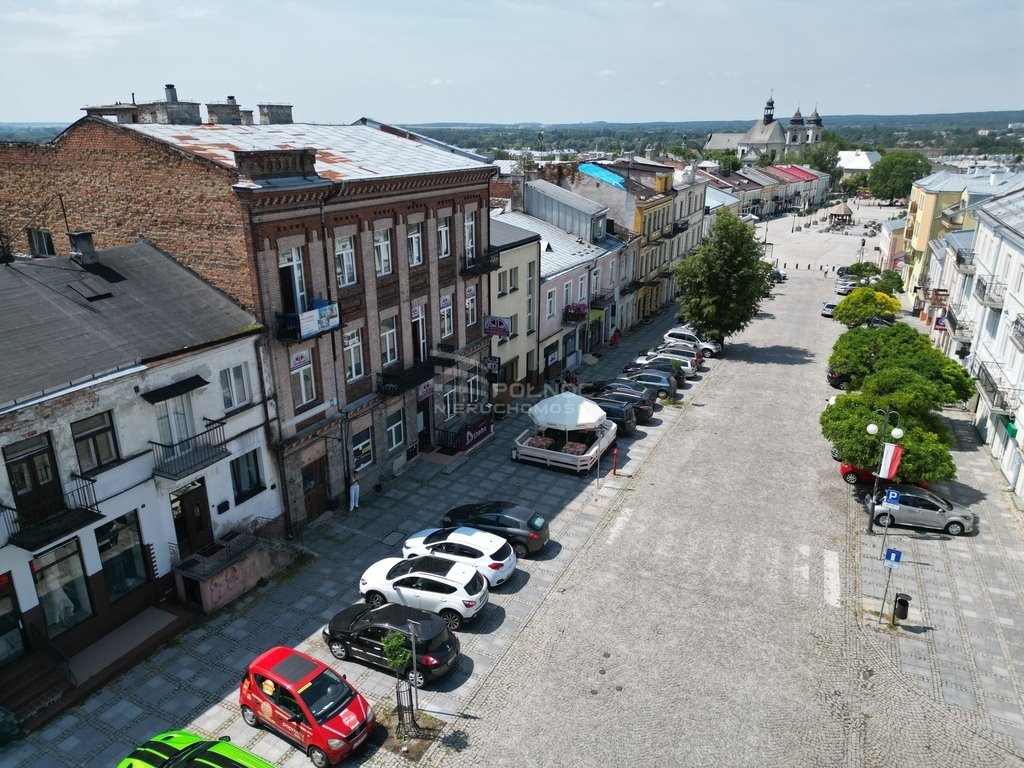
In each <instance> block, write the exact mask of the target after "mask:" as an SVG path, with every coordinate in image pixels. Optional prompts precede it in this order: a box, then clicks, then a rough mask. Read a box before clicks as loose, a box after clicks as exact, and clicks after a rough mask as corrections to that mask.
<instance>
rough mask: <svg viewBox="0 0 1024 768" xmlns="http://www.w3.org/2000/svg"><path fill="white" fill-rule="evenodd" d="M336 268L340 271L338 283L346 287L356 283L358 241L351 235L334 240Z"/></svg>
mask: <svg viewBox="0 0 1024 768" xmlns="http://www.w3.org/2000/svg"><path fill="white" fill-rule="evenodd" d="M334 259H335V262H336V264H335V270H336V271H337V273H338V285H339V286H340V287H342V288H344V287H345V286H347V285H355V284H356V241H355V238H354V237H352V236H351V235H349V236H348V237H339V238H338V239H336V240H335V241H334Z"/></svg>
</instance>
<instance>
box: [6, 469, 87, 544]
mask: <svg viewBox="0 0 1024 768" xmlns="http://www.w3.org/2000/svg"><path fill="white" fill-rule="evenodd" d="M72 479H73V485H72V488H71V490H70V491H68V492H67V493H65V494H64V495H63V497H61V498H59V499H54V500H52V501H48V502H43V503H39V504H33V505H29V506H26V505H19V506H18V507H9V506H7V505H6V504H0V517H3V520H4V524H5V525H6V526H7V534H8V540H9V541H10V542H11V543H12V544H14V545H15V546H17V547H21V548H22V549H26V550H28V551H30V552H31V551H34V550H37V549H41V548H42V547H45V546H46V545H47V544H50V543H52V542H54V541H56V540H57V539H60V538H62V537H64V536H67V535H68V534H70V533H73V532H75V531H77V530H79V529H81V528H83V527H85V526H87V525H89V524H90V523H94V522H96V521H98V520H101V519H102V518H103V515H102V514H101V513H100V511H99V509H97V506H96V491H95V482H96V481H95V480H92V479H90V478H88V477H81V476H79V475H72Z"/></svg>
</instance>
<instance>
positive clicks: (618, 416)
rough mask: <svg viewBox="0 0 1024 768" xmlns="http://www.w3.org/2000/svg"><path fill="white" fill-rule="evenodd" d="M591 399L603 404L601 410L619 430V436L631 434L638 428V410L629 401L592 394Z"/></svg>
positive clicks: (600, 404)
mask: <svg viewBox="0 0 1024 768" xmlns="http://www.w3.org/2000/svg"><path fill="white" fill-rule="evenodd" d="M591 401H592V402H594V403H597V404H598V405H599V406H601V410H602V411H604V412H605V415H606V416H607V417H608V419H609V420H610V421H611V422H612V423H614V424H615V426H616V428H617V429H618V430H619V432H618V434H619V437H623V436H625V435H628V434H631V433H632V432H633V431H634V430H635V429H636V421H637V419H636V411H635V410H634V408H633V406H632V405H630V404H629V403H620V402H619V401H618V400H609V399H607V398H603V397H601V396H600V395H594V396H592V397H591Z"/></svg>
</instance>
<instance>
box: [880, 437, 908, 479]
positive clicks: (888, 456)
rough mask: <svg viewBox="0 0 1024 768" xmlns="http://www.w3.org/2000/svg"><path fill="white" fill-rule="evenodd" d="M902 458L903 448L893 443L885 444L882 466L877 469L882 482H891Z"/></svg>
mask: <svg viewBox="0 0 1024 768" xmlns="http://www.w3.org/2000/svg"><path fill="white" fill-rule="evenodd" d="M902 458H903V446H902V445H897V444H895V443H886V444H885V450H884V451H882V464H881V466H880V467H879V469H878V476H879V477H881V478H882V479H883V480H892V479H893V478H894V477H896V472H897V471H898V470H899V468H900V459H902Z"/></svg>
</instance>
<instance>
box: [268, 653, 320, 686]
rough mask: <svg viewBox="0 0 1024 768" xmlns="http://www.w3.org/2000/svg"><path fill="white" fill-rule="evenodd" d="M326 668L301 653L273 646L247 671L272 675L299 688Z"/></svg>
mask: <svg viewBox="0 0 1024 768" xmlns="http://www.w3.org/2000/svg"><path fill="white" fill-rule="evenodd" d="M326 668H327V665H326V664H324V663H323V662H322V661H318V660H317V659H314V658H313V657H312V656H307V655H306V654H304V653H303V652H302V651H297V650H295V649H294V648H285V647H284V646H280V645H279V646H275V647H274V648H271V649H270V650H268V651H264V652H263V653H262V654H260V655H259V656H257V657H256V659H255V660H254V661H252V663H250V664H249V669H250V670H253V671H257V672H262V673H263V674H272V675H274V676H275V677H277V678H279V679H280V680H284V681H285V682H289V683H291V684H293V685H294V686H296V687H298V686H301V685H302V684H303V683H305V682H306V681H308V680H312V679H313V678H314V677H316V676H317V675H319V674H320V673H321V672H323V671H324V670H325V669H326Z"/></svg>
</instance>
